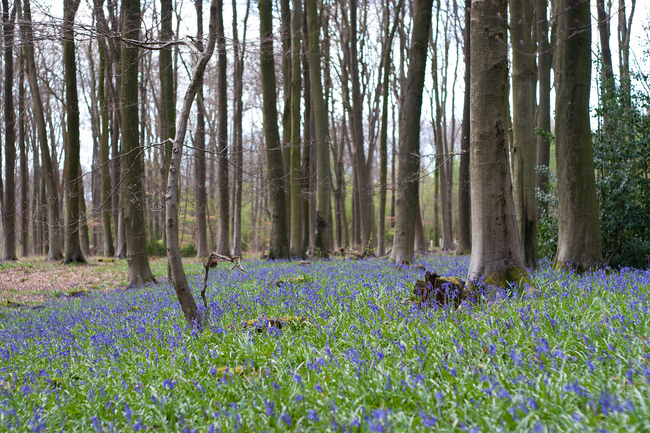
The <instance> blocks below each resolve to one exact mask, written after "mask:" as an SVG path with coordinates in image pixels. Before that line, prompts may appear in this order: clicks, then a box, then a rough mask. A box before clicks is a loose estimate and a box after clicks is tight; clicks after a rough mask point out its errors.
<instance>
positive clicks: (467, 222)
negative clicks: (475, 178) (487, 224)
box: [456, 0, 472, 254]
mask: <svg viewBox="0 0 650 433" xmlns="http://www.w3.org/2000/svg"><path fill="white" fill-rule="evenodd" d="M471 11H472V0H465V27H464V28H463V43H464V47H463V58H464V60H465V94H464V96H463V123H462V125H461V132H460V158H459V163H458V246H457V249H456V251H457V253H458V254H469V252H470V250H471V248H472V236H471V230H470V227H471V211H470V183H469V159H470V158H469V151H470V104H471V85H472V82H471V80H470V76H471V71H470V65H471V59H470V48H471V38H470V27H471Z"/></svg>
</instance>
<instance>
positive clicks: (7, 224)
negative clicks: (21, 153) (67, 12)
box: [2, 0, 17, 261]
mask: <svg viewBox="0 0 650 433" xmlns="http://www.w3.org/2000/svg"><path fill="white" fill-rule="evenodd" d="M2 9H3V10H2V24H3V34H4V59H5V83H4V84H5V95H4V103H5V185H6V191H5V193H4V197H2V198H3V203H2V205H3V206H2V227H3V235H4V237H3V244H4V248H3V250H2V260H3V261H13V260H17V257H16V180H15V178H16V176H15V173H16V167H15V166H16V116H15V114H14V96H13V84H14V47H13V45H14V21H15V20H16V7H15V6H14V7H13V9H12V11H11V12H9V2H8V1H7V0H2Z"/></svg>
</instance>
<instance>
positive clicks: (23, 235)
mask: <svg viewBox="0 0 650 433" xmlns="http://www.w3.org/2000/svg"><path fill="white" fill-rule="evenodd" d="M19 15H22V13H21V14H19ZM19 58H20V78H19V83H18V146H19V148H20V203H21V205H20V217H21V224H20V256H21V257H27V256H28V255H29V199H28V197H27V196H28V195H29V173H28V171H29V168H28V167H27V143H26V139H25V116H26V112H25V57H24V56H23V55H22V52H20V51H19ZM37 158H38V157H37V156H36V155H34V159H37ZM32 190H33V191H34V192H35V191H36V184H34V185H33V187H32ZM34 195H35V194H34Z"/></svg>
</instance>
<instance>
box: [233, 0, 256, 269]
mask: <svg viewBox="0 0 650 433" xmlns="http://www.w3.org/2000/svg"><path fill="white" fill-rule="evenodd" d="M250 6H251V2H250V0H247V1H246V13H245V14H244V34H243V36H242V40H241V43H240V41H239V34H238V31H237V4H236V0H233V1H232V11H233V14H232V33H233V36H232V38H233V43H234V47H233V57H234V58H233V72H234V83H233V129H232V137H233V139H232V143H233V152H232V153H233V162H234V163H233V165H234V167H233V171H234V176H233V184H234V185H233V187H234V188H233V191H234V192H233V197H232V200H233V206H232V209H233V227H232V251H233V254H234V255H235V256H241V254H242V249H241V244H242V191H243V189H244V170H243V164H244V152H243V151H244V147H243V146H244V135H243V133H244V125H243V113H244V103H243V93H244V83H243V81H244V80H243V77H244V58H245V57H246V28H247V27H248V14H249V11H250Z"/></svg>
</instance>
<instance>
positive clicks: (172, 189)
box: [165, 0, 220, 329]
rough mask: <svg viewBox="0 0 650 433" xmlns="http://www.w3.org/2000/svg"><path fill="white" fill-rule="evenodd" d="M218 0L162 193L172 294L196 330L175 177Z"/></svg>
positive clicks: (214, 33) (214, 34) (213, 1)
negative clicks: (185, 263)
mask: <svg viewBox="0 0 650 433" xmlns="http://www.w3.org/2000/svg"><path fill="white" fill-rule="evenodd" d="M218 2H219V0H211V2H210V24H209V30H208V32H209V38H208V45H207V46H206V48H205V50H203V53H202V54H201V57H200V59H199V61H198V63H197V65H196V67H195V68H194V72H193V74H192V81H191V82H190V85H189V87H188V88H187V91H186V92H185V97H184V98H183V106H182V109H181V113H180V116H179V118H178V125H177V128H176V137H175V138H174V146H173V149H172V158H171V161H170V165H169V176H168V182H167V195H166V196H165V202H166V205H165V207H166V212H165V214H166V218H165V221H166V224H167V257H168V260H169V264H170V267H171V274H172V283H173V284H174V290H175V291H176V297H177V298H178V302H179V303H180V304H181V308H182V309H183V315H184V316H185V320H186V321H187V324H188V325H190V326H192V325H196V326H197V327H198V328H199V329H201V328H202V317H201V314H200V312H199V310H198V308H197V306H196V301H195V300H194V297H193V296H192V291H191V290H190V286H189V284H188V282H187V277H186V276H185V271H184V269H183V262H182V260H181V250H180V243H179V241H178V203H179V198H178V177H179V174H180V168H181V160H182V157H183V144H184V141H185V134H186V132H187V122H188V119H189V116H190V111H191V110H192V103H193V102H194V98H195V97H196V93H197V91H198V89H199V85H200V83H201V80H202V79H203V72H204V71H205V67H206V65H207V64H208V61H209V60H210V58H211V57H212V53H213V52H214V46H215V44H216V40H217V30H216V28H217V14H218V13H220V12H218V7H217V3H218ZM206 307H207V305H206Z"/></svg>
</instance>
